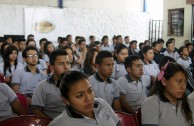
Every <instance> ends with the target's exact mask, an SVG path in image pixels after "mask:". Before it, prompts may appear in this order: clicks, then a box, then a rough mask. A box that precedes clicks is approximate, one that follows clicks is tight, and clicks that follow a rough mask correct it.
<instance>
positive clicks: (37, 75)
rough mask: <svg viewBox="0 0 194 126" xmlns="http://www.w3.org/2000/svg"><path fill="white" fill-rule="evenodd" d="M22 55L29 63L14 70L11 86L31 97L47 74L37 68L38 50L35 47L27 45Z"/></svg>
mask: <svg viewBox="0 0 194 126" xmlns="http://www.w3.org/2000/svg"><path fill="white" fill-rule="evenodd" d="M22 56H23V58H24V61H25V62H26V64H27V65H26V66H25V67H24V68H21V69H18V70H16V71H14V72H13V75H12V84H11V87H12V89H13V90H14V91H15V92H21V93H23V94H25V95H26V96H28V97H29V98H31V97H32V94H33V92H34V89H35V88H36V86H37V85H38V83H39V82H40V81H42V80H44V79H46V74H44V73H43V72H42V71H40V70H39V69H38V68H37V63H38V50H37V49H36V48H35V47H33V46H29V47H27V48H26V49H25V50H24V51H23V52H22Z"/></svg>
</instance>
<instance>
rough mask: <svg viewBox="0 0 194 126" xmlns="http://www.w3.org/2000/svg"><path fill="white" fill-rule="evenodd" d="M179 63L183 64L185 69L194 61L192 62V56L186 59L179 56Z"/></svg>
mask: <svg viewBox="0 0 194 126" xmlns="http://www.w3.org/2000/svg"><path fill="white" fill-rule="evenodd" d="M177 63H178V64H180V65H182V66H183V67H184V68H185V69H188V68H189V66H190V64H191V63H192V62H191V58H190V57H188V58H186V59H183V58H182V57H179V59H178V60H177Z"/></svg>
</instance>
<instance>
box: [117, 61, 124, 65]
mask: <svg viewBox="0 0 194 126" xmlns="http://www.w3.org/2000/svg"><path fill="white" fill-rule="evenodd" d="M116 63H117V64H124V63H119V61H118V60H116Z"/></svg>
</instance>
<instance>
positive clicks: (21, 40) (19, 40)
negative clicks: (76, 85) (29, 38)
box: [18, 39, 26, 43]
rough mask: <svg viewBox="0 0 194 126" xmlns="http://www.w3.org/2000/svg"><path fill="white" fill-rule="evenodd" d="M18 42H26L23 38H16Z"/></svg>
mask: <svg viewBox="0 0 194 126" xmlns="http://www.w3.org/2000/svg"><path fill="white" fill-rule="evenodd" d="M20 42H26V40H25V39H18V43H20Z"/></svg>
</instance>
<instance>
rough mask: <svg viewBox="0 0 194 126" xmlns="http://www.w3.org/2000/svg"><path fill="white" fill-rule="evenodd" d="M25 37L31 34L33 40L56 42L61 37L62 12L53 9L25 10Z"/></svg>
mask: <svg viewBox="0 0 194 126" xmlns="http://www.w3.org/2000/svg"><path fill="white" fill-rule="evenodd" d="M24 13H25V14H24V15H25V36H26V37H27V36H28V35H29V34H33V35H34V36H35V40H40V39H41V38H47V39H48V40H49V41H53V42H56V41H57V37H59V36H60V35H61V33H62V32H61V31H62V21H63V17H62V15H63V11H62V10H61V9H55V8H25V10H24Z"/></svg>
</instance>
